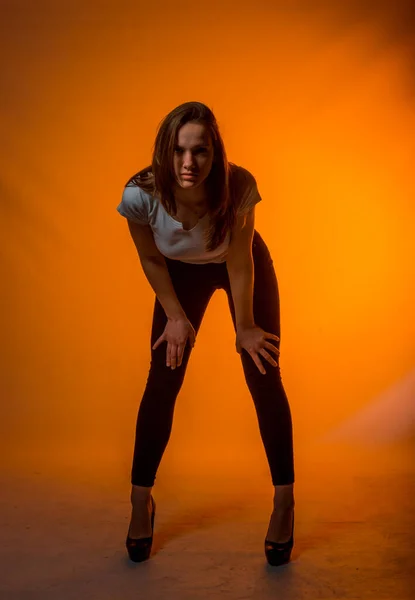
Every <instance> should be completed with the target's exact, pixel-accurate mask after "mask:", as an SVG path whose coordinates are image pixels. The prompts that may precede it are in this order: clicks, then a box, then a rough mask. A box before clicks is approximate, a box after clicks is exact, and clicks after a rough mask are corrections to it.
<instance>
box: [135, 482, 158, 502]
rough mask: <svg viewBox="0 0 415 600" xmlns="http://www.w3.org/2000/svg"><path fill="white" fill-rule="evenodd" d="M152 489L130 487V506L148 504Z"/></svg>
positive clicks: (137, 486) (136, 486) (138, 486)
mask: <svg viewBox="0 0 415 600" xmlns="http://www.w3.org/2000/svg"><path fill="white" fill-rule="evenodd" d="M152 489H153V488H152V487H143V486H140V485H133V486H132V487H131V496H130V499H131V504H149V503H150V499H151V492H152Z"/></svg>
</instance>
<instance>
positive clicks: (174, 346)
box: [170, 344, 177, 371]
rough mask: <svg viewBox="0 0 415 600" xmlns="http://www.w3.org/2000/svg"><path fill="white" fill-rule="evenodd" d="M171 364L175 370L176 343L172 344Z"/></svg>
mask: <svg viewBox="0 0 415 600" xmlns="http://www.w3.org/2000/svg"><path fill="white" fill-rule="evenodd" d="M170 366H171V368H172V370H173V371H174V369H175V368H176V366H177V346H176V345H175V344H172V345H171V351H170Z"/></svg>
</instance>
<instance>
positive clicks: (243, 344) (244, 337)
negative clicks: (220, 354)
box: [236, 326, 280, 375]
mask: <svg viewBox="0 0 415 600" xmlns="http://www.w3.org/2000/svg"><path fill="white" fill-rule="evenodd" d="M268 339H270V340H275V341H276V342H279V341H280V338H279V337H278V336H276V335H274V334H273V333H267V332H266V331H264V330H263V329H261V328H260V327H257V326H254V327H244V328H239V329H237V332H236V351H237V352H238V353H239V354H241V353H242V350H246V351H247V352H248V353H249V354H250V356H251V358H252V360H253V361H254V363H255V364H256V366H257V367H258V369H259V371H260V372H261V373H262V375H265V373H266V371H265V368H264V365H263V364H262V362H261V359H260V358H259V355H261V356H263V357H264V358H265V360H266V361H268V362H269V364H270V365H272V366H273V367H277V366H278V363H277V362H276V361H275V360H274V359H273V357H272V356H271V355H270V354H269V352H267V350H269V351H270V352H274V353H275V354H276V355H277V357H278V356H279V354H280V351H279V350H278V348H277V347H276V346H275V345H274V344H271V342H268V341H267V340H268Z"/></svg>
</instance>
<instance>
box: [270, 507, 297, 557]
mask: <svg viewBox="0 0 415 600" xmlns="http://www.w3.org/2000/svg"><path fill="white" fill-rule="evenodd" d="M293 546H294V512H293V522H292V529H291V537H290V539H289V540H288V541H287V542H282V543H278V542H270V541H269V540H265V556H266V557H267V561H268V563H269V564H270V565H271V566H272V567H279V566H280V565H284V564H285V563H287V562H289V561H290V558H291V551H292V549H293Z"/></svg>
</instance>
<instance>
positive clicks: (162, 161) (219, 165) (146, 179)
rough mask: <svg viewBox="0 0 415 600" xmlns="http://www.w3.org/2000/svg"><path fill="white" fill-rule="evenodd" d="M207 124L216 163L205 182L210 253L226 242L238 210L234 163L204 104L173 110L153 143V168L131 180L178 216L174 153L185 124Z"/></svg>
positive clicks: (186, 104) (216, 125)
mask: <svg viewBox="0 0 415 600" xmlns="http://www.w3.org/2000/svg"><path fill="white" fill-rule="evenodd" d="M190 122H192V123H202V124H204V125H205V126H206V127H207V129H208V131H209V133H210V136H211V140H212V144H213V150H214V155H213V164H212V168H211V171H210V173H209V175H208V178H207V180H206V184H207V186H208V191H209V208H208V210H209V215H210V222H211V226H210V228H209V230H208V233H207V239H206V247H207V250H209V251H210V250H214V249H215V248H217V247H218V246H219V245H220V244H221V243H222V242H223V241H224V239H225V237H226V234H227V233H228V231H230V230H231V229H232V227H233V225H234V223H235V220H236V208H235V202H234V199H233V194H232V187H233V186H231V185H230V183H231V182H230V179H231V175H232V172H231V168H230V167H231V166H232V165H231V164H230V163H228V159H227V156H226V151H225V146H224V143H223V140H222V136H221V134H220V131H219V126H218V123H217V121H216V117H215V115H214V114H213V112H212V111H211V109H210V108H208V107H207V106H206V105H205V104H202V103H201V102H185V103H184V104H181V105H180V106H177V107H176V108H175V109H173V110H172V111H171V112H170V113H169V114H168V115H167V116H166V117H165V118H164V119H163V120H162V121H161V123H160V125H159V128H158V132H157V136H156V139H155V143H154V149H153V158H152V163H151V165H150V166H148V167H146V168H145V169H142V170H141V171H139V172H138V173H136V174H135V175H134V176H133V177H131V178H130V179H129V181H128V182H127V185H128V184H129V183H133V184H135V185H137V186H138V187H140V188H141V189H143V190H144V191H146V192H148V193H149V194H151V195H153V196H157V197H158V198H159V200H160V202H161V203H162V205H163V207H164V208H165V209H166V211H167V212H168V213H170V214H171V215H174V214H176V210H177V206H176V202H175V199H174V193H173V186H174V184H175V182H176V180H175V176H174V171H173V154H174V148H175V146H176V144H177V135H178V131H179V129H180V128H181V127H183V125H185V124H186V123H190Z"/></svg>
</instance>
